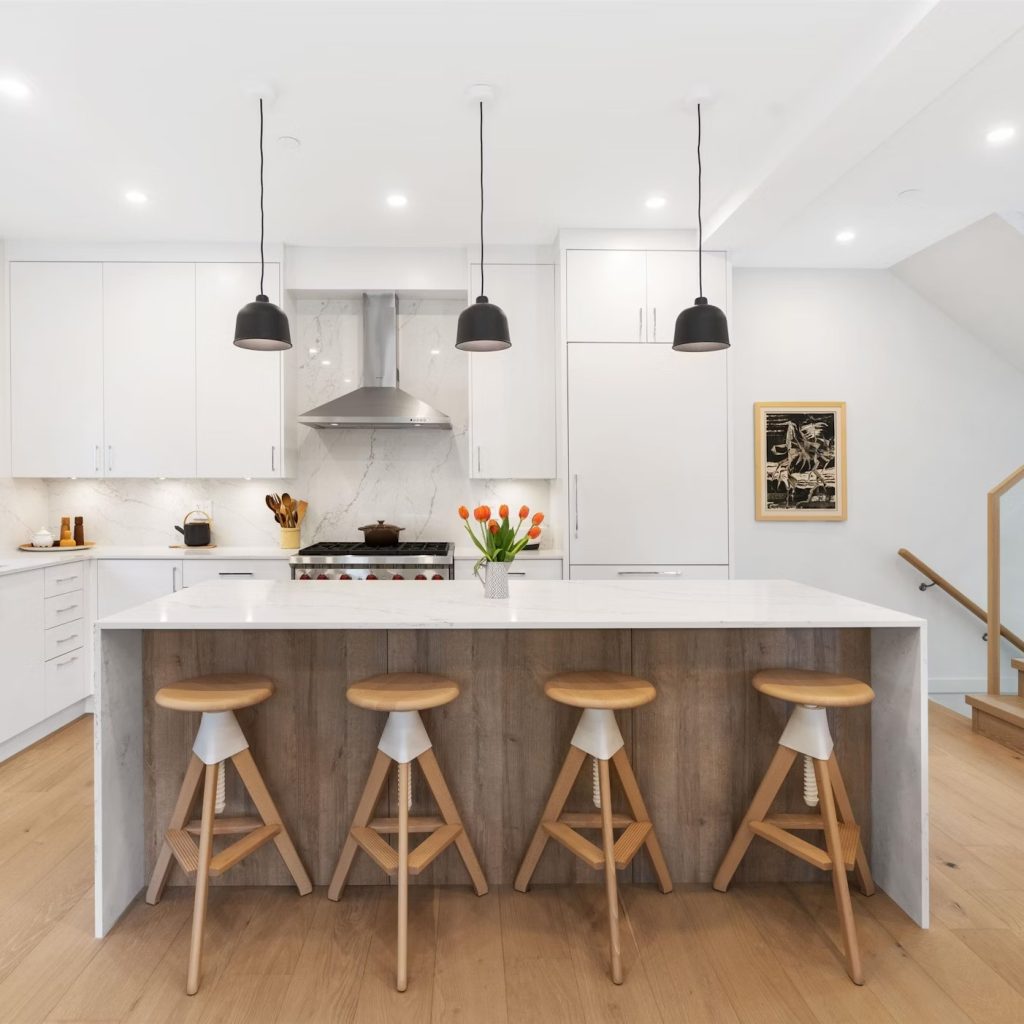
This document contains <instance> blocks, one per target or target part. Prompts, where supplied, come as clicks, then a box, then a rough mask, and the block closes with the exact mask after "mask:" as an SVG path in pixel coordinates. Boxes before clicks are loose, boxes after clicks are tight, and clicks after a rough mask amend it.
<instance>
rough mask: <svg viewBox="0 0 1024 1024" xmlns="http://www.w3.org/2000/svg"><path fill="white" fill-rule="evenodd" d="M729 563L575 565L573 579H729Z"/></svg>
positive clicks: (570, 576)
mask: <svg viewBox="0 0 1024 1024" xmlns="http://www.w3.org/2000/svg"><path fill="white" fill-rule="evenodd" d="M728 578H729V566H727V565H574V566H573V567H572V568H571V569H570V571H569V579H571V580H657V581H660V582H663V583H673V582H679V581H680V580H727V579H728Z"/></svg>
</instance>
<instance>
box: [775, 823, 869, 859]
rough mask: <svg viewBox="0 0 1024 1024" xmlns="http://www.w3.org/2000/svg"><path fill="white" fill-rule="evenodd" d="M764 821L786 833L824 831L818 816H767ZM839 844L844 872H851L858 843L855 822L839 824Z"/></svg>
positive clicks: (858, 835) (823, 825)
mask: <svg viewBox="0 0 1024 1024" xmlns="http://www.w3.org/2000/svg"><path fill="white" fill-rule="evenodd" d="M764 820H765V823H766V824H769V825H775V826H777V827H778V828H781V829H784V830H786V831H788V832H811V831H815V832H824V831H825V822H824V820H823V819H822V817H821V815H820V814H769V815H768V817H767V818H765V819H764ZM839 842H840V844H841V845H842V848H843V862H844V863H845V864H846V870H847V871H852V870H853V865H854V862H855V861H856V859H857V844H858V843H859V842H860V825H858V824H856V823H855V822H845V821H841V822H839ZM830 866H831V865H830Z"/></svg>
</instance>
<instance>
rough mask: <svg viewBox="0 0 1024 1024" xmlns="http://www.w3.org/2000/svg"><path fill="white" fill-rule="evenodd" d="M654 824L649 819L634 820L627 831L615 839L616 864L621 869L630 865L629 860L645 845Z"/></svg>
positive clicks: (627, 827)
mask: <svg viewBox="0 0 1024 1024" xmlns="http://www.w3.org/2000/svg"><path fill="white" fill-rule="evenodd" d="M653 827H654V826H653V825H652V824H651V823H650V822H649V821H632V822H630V823H629V824H628V825H627V826H626V831H625V832H623V833H622V835H621V836H619V838H618V839H616V840H615V866H616V867H617V868H619V869H620V870H621V869H622V868H625V867H629V862H630V861H631V860H632V859H633V858H634V857H635V856H636V854H637V851H638V850H639V849H640V847H641V846H643V845H644V840H645V839H646V838H647V835H648V833H649V832H650V831H651V829H652V828H653Z"/></svg>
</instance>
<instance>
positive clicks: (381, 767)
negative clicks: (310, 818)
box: [327, 750, 391, 900]
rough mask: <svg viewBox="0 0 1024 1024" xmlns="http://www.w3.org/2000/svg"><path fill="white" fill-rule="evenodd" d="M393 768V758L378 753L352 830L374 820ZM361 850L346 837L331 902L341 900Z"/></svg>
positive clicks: (331, 886) (329, 891)
mask: <svg viewBox="0 0 1024 1024" xmlns="http://www.w3.org/2000/svg"><path fill="white" fill-rule="evenodd" d="M390 768H391V758H390V757H388V755H387V754H385V753H384V751H383V750H378V751H377V756H376V757H375V758H374V759H373V767H371V768H370V776H369V778H368V779H367V780H366V786H365V788H364V789H363V795H362V796H361V797H360V798H359V806H358V807H356V813H355V817H354V818H353V819H352V828H365V827H366V826H367V825H369V824H370V820H371V819H372V818H373V812H374V811H375V810H376V809H377V804H379V803H380V795H381V793H382V792H383V791H384V786H385V785H386V784H387V781H388V771H389V769H390ZM358 849H359V847H358V845H357V844H356V841H355V840H354V839H353V838H352V832H351V831H349V832H348V833H347V834H346V836H345V843H344V845H343V846H342V848H341V855H340V856H339V857H338V863H337V865H336V867H335V868H334V874H333V875H332V877H331V884H330V887H329V888H328V889H327V898H328V899H329V900H340V899H341V894H342V892H343V891H344V889H345V883H346V882H347V881H348V873H349V872H350V871H351V870H352V861H353V860H355V856H356V851H357V850H358Z"/></svg>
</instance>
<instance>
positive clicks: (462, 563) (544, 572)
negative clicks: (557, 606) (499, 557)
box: [455, 558, 562, 580]
mask: <svg viewBox="0 0 1024 1024" xmlns="http://www.w3.org/2000/svg"><path fill="white" fill-rule="evenodd" d="M475 564H476V560H475V559H472V558H456V559H455V578H456V579H457V580H471V579H473V566H474V565H475ZM508 575H509V579H512V580H522V579H527V580H560V579H561V578H562V560H561V559H560V558H517V559H516V560H515V561H514V562H513V563H512V565H511V566H510V567H509V570H508Z"/></svg>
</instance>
